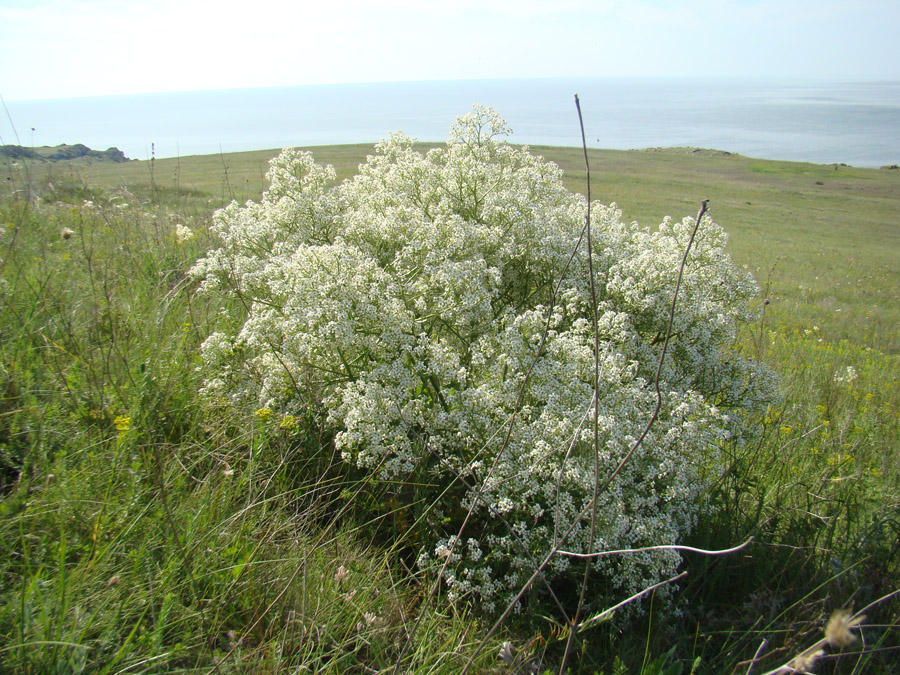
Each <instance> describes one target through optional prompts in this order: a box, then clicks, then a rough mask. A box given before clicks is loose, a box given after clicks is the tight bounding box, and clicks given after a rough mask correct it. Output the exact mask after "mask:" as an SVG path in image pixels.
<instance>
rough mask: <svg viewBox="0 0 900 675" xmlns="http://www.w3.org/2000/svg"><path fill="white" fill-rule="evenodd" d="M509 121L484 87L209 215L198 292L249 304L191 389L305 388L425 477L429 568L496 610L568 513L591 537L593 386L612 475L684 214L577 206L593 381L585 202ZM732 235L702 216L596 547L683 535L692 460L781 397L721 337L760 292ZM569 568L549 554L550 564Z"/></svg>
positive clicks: (338, 430)
mask: <svg viewBox="0 0 900 675" xmlns="http://www.w3.org/2000/svg"><path fill="white" fill-rule="evenodd" d="M507 132H508V129H507V128H506V125H505V123H504V122H503V120H501V119H500V118H499V117H498V116H497V115H496V113H494V112H493V111H491V110H489V109H484V108H480V107H476V109H475V110H474V111H473V112H472V113H470V114H467V115H464V116H462V117H460V118H459V119H458V120H457V122H456V124H455V126H454V127H453V129H452V132H451V137H450V140H449V141H448V143H447V144H446V146H444V147H440V148H436V149H433V150H430V151H429V152H428V153H427V154H422V153H420V152H417V151H416V150H415V149H414V147H413V141H412V140H411V139H409V138H407V137H405V136H403V135H401V134H396V135H393V136H392V137H391V138H390V139H389V140H387V141H384V142H382V143H381V144H379V145H378V146H377V154H376V155H375V156H371V157H369V158H368V159H367V161H366V163H365V164H363V165H361V166H360V170H359V173H358V175H357V176H356V177H354V178H352V179H349V180H347V181H346V182H344V183H342V184H339V185H332V183H333V181H334V176H335V174H334V171H333V170H332V169H331V167H321V166H319V165H317V164H315V162H314V160H313V158H312V156H311V155H310V154H309V153H305V152H300V151H297V150H292V149H289V150H285V151H284V153H283V154H282V155H281V156H280V157H278V158H277V159H275V160H273V162H272V165H271V170H270V172H269V181H270V185H271V187H270V189H269V190H268V191H267V192H266V193H264V195H263V197H262V199H261V201H260V202H258V203H254V202H248V203H247V204H246V205H244V206H240V205H238V204H236V203H234V204H232V205H230V206H229V207H227V208H225V209H223V210H221V211H219V212H218V213H217V214H216V219H215V221H216V222H215V227H214V234H217V235H218V237H219V238H220V240H221V246H220V247H219V248H218V249H216V250H213V251H211V252H210V253H209V254H208V256H207V257H206V258H204V259H203V260H201V261H200V262H199V263H198V264H197V266H196V267H195V269H194V274H195V275H196V276H198V277H199V278H202V279H203V288H204V289H205V290H206V291H207V292H219V293H227V294H231V295H232V296H234V297H236V298H239V299H240V304H241V306H243V307H245V308H246V309H247V314H246V318H245V320H244V321H243V325H242V327H241V328H240V330H239V331H236V332H235V334H233V335H225V334H222V333H216V334H214V335H211V336H210V337H209V339H208V340H207V341H206V342H205V344H204V345H203V354H202V355H203V359H204V362H205V364H206V367H207V368H208V378H207V381H206V390H207V391H208V392H209V393H210V394H213V395H215V396H216V397H219V398H221V397H223V396H228V397H231V398H232V399H233V400H240V401H244V402H246V403H248V404H251V405H253V406H254V407H259V406H265V407H266V408H271V409H273V410H276V411H280V412H281V413H290V412H297V411H298V410H299V409H300V408H302V407H303V406H309V405H311V404H310V403H309V402H310V401H313V402H315V404H316V405H318V406H320V407H321V409H320V410H317V411H313V412H316V413H318V414H321V415H322V416H323V418H324V419H325V420H327V423H328V424H330V425H331V428H332V429H333V432H334V439H335V443H336V444H337V446H338V448H339V449H340V450H341V452H342V453H343V457H344V458H345V459H346V461H348V462H353V463H355V464H356V465H357V466H359V467H363V468H368V469H370V470H371V471H373V472H376V473H377V475H378V476H379V477H381V478H384V479H386V480H392V481H399V482H400V483H401V484H404V483H405V484H407V485H409V484H412V483H413V482H415V484H416V485H418V486H421V485H432V486H434V487H433V493H432V495H431V500H430V503H429V509H430V510H429V512H428V513H427V514H426V516H425V522H427V523H428V526H429V527H428V531H429V532H430V533H431V535H432V536H433V539H432V541H431V542H430V543H429V544H428V546H427V548H426V549H425V551H424V552H423V553H422V555H421V556H420V559H419V562H420V565H422V566H423V567H429V566H434V567H435V568H438V567H440V566H445V573H444V579H445V582H446V583H447V585H448V587H449V589H450V591H451V592H452V593H453V594H455V595H464V594H468V595H469V596H471V597H474V598H476V599H478V600H480V601H481V602H482V603H483V605H484V606H485V607H486V608H487V609H491V608H493V607H495V606H499V604H498V603H503V602H505V601H506V600H507V599H508V598H509V597H510V596H511V595H513V594H514V593H515V592H516V591H517V590H518V588H519V586H520V584H521V583H522V582H523V580H524V579H526V578H528V577H529V576H530V575H531V573H532V571H533V569H534V564H535V560H537V559H540V558H541V557H542V555H544V553H545V552H546V551H548V550H550V547H552V546H554V545H558V544H560V543H561V542H560V537H561V535H562V533H564V532H566V531H567V530H569V529H570V528H571V527H572V526H573V525H574V529H573V530H572V532H571V534H569V536H568V538H567V539H566V540H565V542H564V543H562V547H563V548H564V549H566V550H568V551H576V552H588V551H587V548H588V544H589V533H590V525H589V522H588V521H587V519H582V520H581V521H580V522H578V519H579V514H580V513H581V512H582V511H583V509H584V508H585V506H586V505H587V504H588V503H589V502H590V499H591V496H592V494H593V489H594V485H595V481H596V479H597V478H596V476H595V469H594V467H595V452H594V447H595V444H594V435H593V422H592V409H593V402H594V398H595V397H596V398H597V401H598V404H599V411H600V412H599V443H598V446H599V458H598V460H599V467H600V474H601V475H600V477H599V478H600V481H603V480H604V479H605V478H606V477H607V476H609V475H610V474H611V473H612V471H613V469H614V467H615V466H616V465H617V464H618V463H619V461H620V459H621V458H622V457H623V456H624V455H625V454H626V453H627V452H628V451H629V449H630V448H631V446H632V445H633V444H634V442H635V439H636V438H637V437H638V436H639V435H640V433H641V431H642V430H643V428H644V426H645V425H646V424H647V421H648V419H649V418H650V415H651V413H652V411H653V409H654V406H655V403H656V389H655V387H654V377H655V372H656V366H657V362H658V359H659V355H660V351H661V349H662V343H663V338H664V336H665V333H666V328H667V325H668V321H669V312H670V306H671V302H672V295H673V291H674V287H675V283H676V278H677V274H678V269H679V265H680V262H681V256H682V254H683V251H684V247H685V246H686V244H687V242H688V239H689V237H690V233H691V231H692V229H693V226H694V222H693V220H692V219H690V218H688V219H685V220H684V221H682V222H672V221H670V220H668V219H666V220H665V222H663V224H662V225H661V226H660V227H659V228H658V229H657V230H656V231H653V232H651V231H648V230H646V229H642V228H641V227H639V226H638V225H637V224H636V223H635V224H631V225H626V224H624V223H622V222H621V214H620V212H619V211H617V210H616V208H615V205H612V206H604V205H601V204H593V205H592V207H591V214H592V224H591V226H592V251H591V254H592V263H593V269H594V282H595V285H596V293H597V299H598V302H599V307H598V326H597V330H598V331H599V354H598V355H597V357H598V359H599V371H598V380H599V383H598V386H597V388H596V390H595V388H594V357H595V355H594V335H593V329H592V325H591V324H592V322H591V320H590V319H591V316H592V310H591V300H590V297H591V296H590V280H589V278H588V254H587V251H586V249H585V246H584V245H583V244H582V245H580V246H579V243H578V242H579V240H580V236H581V232H582V229H583V225H584V217H585V211H586V207H587V204H586V202H585V200H584V199H583V197H581V196H579V195H576V194H573V193H571V192H569V191H568V190H567V189H566V188H565V187H564V186H563V184H562V181H561V171H560V169H559V168H558V167H557V166H556V165H554V164H552V163H549V162H546V161H544V160H543V159H542V158H540V157H537V156H534V155H532V154H530V153H529V151H528V149H527V148H515V147H513V146H511V145H509V144H508V143H507V142H506V141H505V140H502V136H503V135H505V134H506V133H507ZM724 245H725V234H724V232H723V231H722V230H721V229H720V228H719V227H718V226H716V225H715V224H714V223H712V222H710V221H704V222H703V223H702V226H701V228H700V230H699V233H698V235H697V238H696V241H695V244H694V248H693V250H692V252H691V255H690V258H689V260H688V263H687V267H686V269H685V271H684V279H683V281H682V287H681V296H680V300H679V302H678V305H677V308H676V314H675V320H674V326H673V330H672V333H673V337H672V341H671V344H670V345H669V348H668V356H667V359H666V361H665V365H664V367H663V369H662V374H661V377H660V382H659V388H660V391H661V392H662V409H661V413H660V415H659V419H658V420H657V422H656V423H655V425H654V426H653V427H652V429H651V431H650V433H649V434H648V435H647V437H646V439H645V440H644V441H643V443H642V444H641V445H640V447H639V448H638V450H637V452H636V453H635V454H634V456H633V457H632V458H631V459H630V461H629V462H628V463H627V464H626V465H625V467H624V468H623V470H622V471H621V472H620V473H619V474H618V475H617V476H616V477H615V479H614V480H613V481H612V482H611V484H610V485H609V488H608V489H607V490H606V491H605V492H604V493H603V494H602V495H600V498H599V501H598V504H597V520H596V525H597V527H596V538H595V541H594V549H595V550H596V551H600V550H609V549H613V548H627V547H637V546H647V545H653V544H671V543H674V542H676V541H677V540H678V539H679V538H680V537H681V536H683V535H684V534H685V533H686V532H687V531H688V530H689V529H690V527H691V524H692V520H693V514H694V513H695V510H696V502H697V500H696V497H697V495H698V492H699V491H700V490H701V489H702V488H703V485H704V482H703V480H702V477H701V472H700V465H701V462H707V463H709V462H710V461H711V460H712V461H714V453H715V448H716V445H717V443H719V442H720V441H721V440H722V439H723V438H725V437H726V436H728V435H729V434H734V433H736V432H737V431H739V429H740V418H741V414H742V413H743V412H745V411H747V410H749V409H753V408H758V407H760V406H765V405H766V404H767V403H768V402H769V401H770V400H771V398H772V396H773V392H774V380H773V378H772V376H771V374H770V373H769V372H768V371H766V370H765V369H764V368H763V367H761V366H759V365H758V364H756V363H753V362H751V361H749V360H746V359H744V358H742V357H740V356H739V355H738V354H736V353H734V352H732V351H731V350H730V349H729V346H730V344H731V343H732V342H733V340H734V336H735V330H736V329H735V325H736V322H738V321H741V320H744V319H747V318H750V316H751V313H750V310H749V308H748V301H749V300H750V299H751V298H752V297H753V296H754V294H755V293H756V292H757V289H756V286H755V283H754V282H753V280H752V278H751V277H749V276H748V275H747V274H746V273H745V272H742V271H741V270H740V269H738V268H737V267H736V266H735V265H733V264H732V262H731V260H730V259H729V257H728V256H727V255H726V253H725V252H724ZM573 251H577V253H575V255H574V257H573ZM557 289H558V290H557ZM545 330H546V331H547V332H546V338H545V339H544V338H543V337H542V336H543V335H544V333H545ZM417 489H419V490H421V489H422V488H421V487H419V488H417ZM469 509H471V510H473V511H474V518H473V519H472V520H470V525H469V526H468V527H467V529H466V531H464V532H463V534H462V538H461V539H459V540H457V534H458V529H459V526H460V524H461V523H462V521H463V518H464V516H465V513H466V511H467V510H469ZM678 563H679V556H678V555H677V554H676V553H674V552H672V551H666V552H659V553H652V554H651V553H647V554H632V555H627V556H619V557H605V558H600V559H599V560H598V561H597V562H596V563H594V565H595V567H596V569H598V570H600V571H603V572H606V573H608V574H609V575H610V579H612V580H613V583H614V584H616V585H617V586H618V587H620V588H621V589H622V590H623V591H624V592H634V591H635V590H637V589H639V588H640V587H642V586H643V585H645V584H648V583H652V582H655V581H658V580H660V579H661V578H663V576H664V575H666V574H668V573H670V572H671V571H672V569H673V568H674V567H676V566H677V565H678ZM568 566H569V559H568V558H556V559H554V561H553V562H552V564H551V566H550V568H549V569H548V570H547V573H546V575H547V576H553V575H558V574H561V573H563V572H565V570H566V569H567V567H568Z"/></svg>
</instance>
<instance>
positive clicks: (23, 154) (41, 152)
mask: <svg viewBox="0 0 900 675" xmlns="http://www.w3.org/2000/svg"><path fill="white" fill-rule="evenodd" d="M0 157H3V158H7V159H11V160H18V159H30V160H33V161H36V162H60V161H66V160H72V159H99V160H104V161H111V162H130V161H132V160H130V159H129V158H128V157H126V156H125V153H124V152H122V151H121V150H119V149H118V148H115V147H113V148H107V149H106V150H91V149H90V148H89V147H88V146H86V145H83V144H81V143H76V144H75V145H67V144H65V143H64V144H62V145H55V146H52V147H51V146H47V145H44V146H41V147H35V148H32V147H25V146H21V145H0Z"/></svg>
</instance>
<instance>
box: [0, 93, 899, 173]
mask: <svg viewBox="0 0 900 675" xmlns="http://www.w3.org/2000/svg"><path fill="white" fill-rule="evenodd" d="M576 93H577V94H578V95H579V98H580V101H581V108H582V112H583V116H584V125H585V133H586V137H587V144H588V146H589V147H592V148H608V149H618V150H630V149H644V148H654V147H699V148H709V149H715V150H722V151H726V152H732V153H737V154H741V155H747V156H750V157H758V158H761V159H777V160H788V161H803V162H813V163H817V164H835V163H844V164H849V165H852V166H860V167H879V166H884V165H890V164H897V163H900V82H825V81H815V82H802V81H793V80H762V79H735V80H725V79H699V78H697V79H693V78H667V79H661V78H660V79H656V78H593V79H575V78H560V79H499V80H458V81H427V82H386V83H370V84H334V85H306V86H295V87H266V88H255V89H230V90H210V91H187V92H171V93H154V94H133V95H120V96H101V97H85V98H69V99H57V100H53V99H44V100H35V101H6V109H7V110H6V113H7V119H5V120H4V121H3V123H2V124H0V143H2V144H18V145H25V146H44V145H49V146H53V145H59V144H61V143H69V144H74V143H83V144H85V145H87V146H89V147H91V148H94V149H97V150H105V149H106V148H108V147H113V146H114V147H117V148H119V149H120V150H122V151H123V152H124V153H125V154H126V155H127V156H128V157H130V158H132V159H149V158H151V157H157V158H164V157H176V156H188V155H205V154H216V153H220V152H223V153H230V152H241V151H247V150H266V149H274V148H282V147H288V146H300V147H303V146H317V145H333V144H349V143H374V142H377V141H379V140H381V139H383V138H386V137H388V136H389V135H390V134H391V133H392V132H396V131H402V132H403V133H405V134H407V135H408V136H412V137H415V138H417V139H419V140H421V141H429V142H431V141H438V142H439V141H443V140H445V139H446V138H447V135H448V131H449V128H450V125H451V124H452V122H453V120H454V119H455V118H456V116H458V115H461V114H464V113H466V112H469V111H470V110H471V109H472V106H473V104H475V103H479V104H481V105H485V106H490V107H492V108H494V109H495V110H496V111H497V112H498V113H500V115H501V116H503V117H504V119H506V121H507V122H508V123H509V125H510V127H511V128H512V129H513V134H512V135H511V136H510V137H509V141H510V142H512V143H521V144H528V145H555V146H580V145H581V133H580V129H579V125H578V117H577V113H576V109H575V104H574V95H575V94H576Z"/></svg>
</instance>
